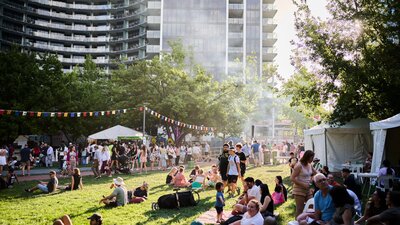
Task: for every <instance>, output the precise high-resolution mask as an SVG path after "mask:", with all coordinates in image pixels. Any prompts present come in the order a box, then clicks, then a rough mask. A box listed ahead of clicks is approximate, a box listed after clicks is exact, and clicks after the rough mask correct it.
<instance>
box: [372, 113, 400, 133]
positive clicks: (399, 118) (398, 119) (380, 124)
mask: <svg viewBox="0 0 400 225" xmlns="http://www.w3.org/2000/svg"><path fill="white" fill-rule="evenodd" d="M369 127H370V129H371V130H380V129H390V128H395V127H400V113H399V114H397V115H394V116H392V117H390V118H387V119H384V120H381V121H377V122H373V123H370V125H369Z"/></svg>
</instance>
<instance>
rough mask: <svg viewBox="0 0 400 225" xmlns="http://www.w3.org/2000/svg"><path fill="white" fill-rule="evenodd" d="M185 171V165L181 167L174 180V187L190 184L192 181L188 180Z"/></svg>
mask: <svg viewBox="0 0 400 225" xmlns="http://www.w3.org/2000/svg"><path fill="white" fill-rule="evenodd" d="M184 171H185V168H184V167H179V172H178V173H177V174H176V176H175V178H174V181H173V184H174V187H188V186H190V182H188V181H187V179H186V177H185V174H184Z"/></svg>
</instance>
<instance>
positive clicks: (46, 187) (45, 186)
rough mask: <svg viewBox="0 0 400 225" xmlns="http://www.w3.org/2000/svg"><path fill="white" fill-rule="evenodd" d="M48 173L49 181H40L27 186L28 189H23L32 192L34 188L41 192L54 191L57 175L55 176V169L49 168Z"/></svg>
mask: <svg viewBox="0 0 400 225" xmlns="http://www.w3.org/2000/svg"><path fill="white" fill-rule="evenodd" d="M49 175H50V180H49V182H42V181H41V182H40V183H39V184H38V185H36V186H35V187H33V188H28V189H25V191H26V192H33V191H35V190H38V189H39V190H41V191H42V192H44V193H51V192H54V191H55V190H56V189H57V186H58V179H57V176H56V171H54V170H51V171H50V172H49Z"/></svg>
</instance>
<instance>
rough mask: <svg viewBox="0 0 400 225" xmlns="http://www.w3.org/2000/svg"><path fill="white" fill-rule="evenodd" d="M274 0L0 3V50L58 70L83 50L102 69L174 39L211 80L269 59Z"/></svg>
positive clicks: (70, 64) (164, 46)
mask: <svg viewBox="0 0 400 225" xmlns="http://www.w3.org/2000/svg"><path fill="white" fill-rule="evenodd" d="M274 1H275V0H0V48H1V49H2V50H5V49H7V48H9V47H10V46H11V45H12V44H17V45H20V46H22V47H23V48H24V49H29V50H33V51H37V52H49V53H51V54H55V55H57V56H58V58H59V60H60V61H61V62H62V63H63V65H64V69H65V70H70V69H72V68H73V66H75V65H79V64H81V63H83V62H84V59H85V56H86V55H88V54H90V55H91V56H92V58H93V60H94V62H95V63H96V64H98V65H99V66H101V67H103V68H105V69H106V70H108V69H110V68H112V65H113V63H115V62H116V61H119V62H124V63H131V62H133V61H134V60H139V59H150V58H152V57H153V56H156V55H158V54H159V53H160V52H161V51H169V50H170V47H169V45H168V41H169V40H176V39H181V40H182V42H183V44H184V46H185V47H187V48H190V49H191V50H192V51H193V53H194V58H195V61H196V62H199V63H201V64H203V65H204V66H205V67H206V68H207V69H208V70H209V71H210V72H213V73H214V74H215V76H216V78H217V79H220V78H221V77H223V75H224V74H232V73H240V72H243V71H244V68H246V66H247V58H248V56H250V55H251V56H254V58H255V59H256V67H257V68H256V70H257V73H258V74H259V75H261V71H262V66H263V64H264V63H270V62H272V61H273V60H274V57H275V56H276V53H275V51H274V43H275V42H276V40H277V39H276V36H275V34H274V29H275V27H276V24H274V22H273V17H274V16H275V14H276V12H277V10H276V8H275V6H274Z"/></svg>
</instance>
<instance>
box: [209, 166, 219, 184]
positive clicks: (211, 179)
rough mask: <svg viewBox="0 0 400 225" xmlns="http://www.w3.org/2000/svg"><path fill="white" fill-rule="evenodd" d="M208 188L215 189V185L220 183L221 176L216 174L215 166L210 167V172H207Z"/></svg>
mask: <svg viewBox="0 0 400 225" xmlns="http://www.w3.org/2000/svg"><path fill="white" fill-rule="evenodd" d="M207 178H208V186H210V187H215V184H216V183H218V182H222V179H221V175H220V174H219V172H218V168H217V165H215V164H214V165H212V166H211V170H210V171H208V174H207Z"/></svg>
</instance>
